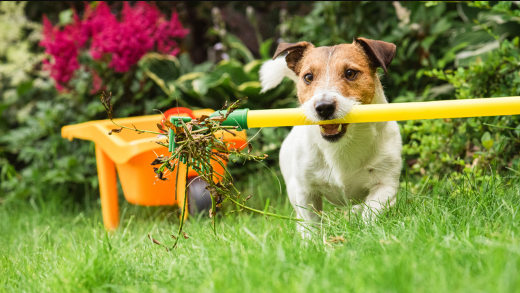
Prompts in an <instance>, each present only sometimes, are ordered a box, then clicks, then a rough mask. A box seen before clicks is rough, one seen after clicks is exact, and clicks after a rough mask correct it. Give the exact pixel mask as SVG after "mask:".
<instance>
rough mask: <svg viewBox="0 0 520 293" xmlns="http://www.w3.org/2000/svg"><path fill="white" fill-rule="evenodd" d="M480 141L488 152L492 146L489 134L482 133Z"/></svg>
mask: <svg viewBox="0 0 520 293" xmlns="http://www.w3.org/2000/svg"><path fill="white" fill-rule="evenodd" d="M480 141H481V142H482V145H483V146H484V147H485V148H486V149H488V150H489V149H490V148H491V147H492V146H493V139H492V138H491V134H490V133H489V132H487V131H486V132H484V134H483V135H482V137H481V138H480Z"/></svg>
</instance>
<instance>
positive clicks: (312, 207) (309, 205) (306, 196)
mask: <svg viewBox="0 0 520 293" xmlns="http://www.w3.org/2000/svg"><path fill="white" fill-rule="evenodd" d="M293 182H294V181H293ZM287 193H288V195H289V200H290V201H291V204H292V206H293V207H294V210H295V211H296V215H297V218H299V219H303V220H304V221H302V222H299V223H298V224H297V228H298V231H299V232H300V233H301V235H302V238H310V237H311V234H312V233H313V232H314V231H315V230H316V228H317V227H318V225H319V222H320V216H319V215H318V213H321V211H322V204H323V200H322V199H321V197H320V196H318V195H315V194H313V193H312V192H310V191H309V190H306V189H305V188H304V187H302V185H301V184H298V183H293V184H289V185H288V186H287Z"/></svg>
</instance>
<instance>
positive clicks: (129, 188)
mask: <svg viewBox="0 0 520 293" xmlns="http://www.w3.org/2000/svg"><path fill="white" fill-rule="evenodd" d="M212 113H214V110H211V109H205V110H196V111H193V112H191V111H190V110H188V109H185V108H184V109H183V108H179V109H171V110H169V111H167V112H166V115H168V114H171V115H175V116H195V117H199V116H201V115H208V116H209V115H211V114H212ZM168 116H170V115H168ZM163 118H164V117H163V115H150V116H140V117H130V118H121V119H114V121H116V122H117V123H118V124H120V125H123V126H128V127H133V125H135V127H136V128H137V129H143V130H154V129H157V126H156V125H157V123H161V122H162V119H163ZM166 118H167V119H169V117H166ZM114 128H117V126H115V125H114V124H113V123H112V122H111V121H110V120H100V121H90V122H85V123H81V124H76V125H68V126H65V127H63V128H62V130H61V135H62V137H63V138H67V139H69V140H72V139H74V138H79V139H85V140H91V141H93V142H94V143H95V146H96V161H97V171H98V179H99V192H100V196H101V209H102V214H103V222H104V224H105V228H106V229H108V230H113V229H116V228H117V227H118V225H119V204H118V193H117V179H116V170H117V174H118V175H119V181H120V182H121V187H122V189H123V193H124V196H125V198H126V200H127V201H128V202H130V203H132V204H136V205H142V206H159V205H178V206H179V207H181V209H182V208H183V207H184V206H188V210H187V211H186V212H185V213H184V215H185V218H187V217H188V214H189V213H190V212H191V213H193V212H195V211H197V210H199V211H201V210H204V209H205V208H209V207H210V206H211V198H210V197H209V194H208V192H207V191H206V190H205V186H206V185H205V182H203V181H202V180H200V179H198V178H197V176H198V174H197V172H196V171H195V170H192V169H191V168H190V170H188V178H186V177H184V174H186V165H184V164H179V167H178V168H176V169H175V171H174V172H173V173H172V174H171V175H170V176H168V178H170V180H167V181H161V180H157V178H156V174H155V173H154V172H153V168H152V166H151V165H150V163H151V162H152V161H153V160H154V159H155V158H156V157H157V156H161V155H164V156H168V155H169V152H168V148H166V147H163V146H161V145H158V144H156V143H154V140H155V139H156V135H154V134H149V133H142V134H138V133H137V132H135V131H131V130H123V131H122V132H121V133H114V134H112V135H108V132H109V131H110V130H111V129H114ZM236 134H237V135H236V136H233V135H231V134H230V133H223V135H224V140H225V141H226V142H229V143H230V145H232V146H234V147H235V148H237V149H243V148H244V147H245V146H246V139H247V136H246V132H245V131H236ZM219 135H220V134H219ZM211 163H212V165H213V168H214V169H215V171H216V172H218V173H220V174H224V170H223V167H222V166H221V165H220V164H219V163H217V162H215V161H213V160H212V162H211ZM224 163H225V162H224ZM177 172H181V173H180V174H179V177H178V181H177V184H178V186H177V194H175V190H176V188H175V182H176V180H175V179H176V176H177ZM188 182H191V183H190V185H189V187H188V193H187V194H188V198H187V199H186V198H185V191H186V185H187V183H188ZM186 200H187V201H188V202H187V204H186V205H185V201H186Z"/></svg>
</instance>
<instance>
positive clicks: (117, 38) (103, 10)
mask: <svg viewBox="0 0 520 293" xmlns="http://www.w3.org/2000/svg"><path fill="white" fill-rule="evenodd" d="M43 24H44V27H43V40H42V41H41V42H40V46H42V47H44V48H45V53H47V54H49V55H51V56H52V58H51V59H52V60H48V59H47V60H44V66H45V67H44V69H45V70H47V71H49V72H50V76H51V77H52V78H53V79H54V80H55V82H56V88H57V89H58V90H63V89H65V88H66V87H67V85H68V82H69V81H70V80H71V78H72V77H73V76H74V73H75V71H76V70H78V69H79V68H80V63H79V61H78V56H79V54H80V52H81V50H86V51H87V52H88V53H89V55H90V57H91V58H92V59H94V60H96V61H101V62H108V63H109V64H108V67H109V68H112V69H113V70H114V71H115V72H126V71H128V70H130V68H131V67H132V66H133V65H135V64H136V63H137V62H138V61H139V60H140V59H141V57H143V56H144V54H146V53H147V52H151V51H157V52H160V53H163V54H169V55H177V54H178V53H179V51H180V50H179V47H178V44H177V42H176V39H182V38H184V37H185V36H186V34H187V33H188V30H187V29H184V27H183V26H182V24H181V23H180V21H179V19H178V16H177V13H175V12H174V13H172V16H171V18H170V20H166V17H165V16H164V14H162V13H161V12H160V11H159V10H158V9H157V7H156V6H155V5H153V4H149V3H146V2H137V4H135V5H134V6H133V7H132V6H130V4H128V2H125V3H124V8H123V10H122V12H121V19H120V20H118V19H117V17H116V16H115V15H114V14H112V13H111V11H110V8H109V7H108V5H107V4H106V2H99V4H98V5H97V6H96V7H95V8H93V7H92V6H91V5H89V4H87V6H86V9H85V13H84V15H83V18H82V19H80V17H79V16H78V15H77V14H76V13H74V17H73V22H72V23H70V24H67V25H66V26H65V27H64V28H62V29H60V28H59V27H58V26H53V25H52V24H51V22H50V21H49V20H48V19H47V18H46V17H44V19H43ZM93 80H94V88H95V89H96V88H97V89H99V87H100V86H101V82H100V78H99V75H98V74H97V73H93Z"/></svg>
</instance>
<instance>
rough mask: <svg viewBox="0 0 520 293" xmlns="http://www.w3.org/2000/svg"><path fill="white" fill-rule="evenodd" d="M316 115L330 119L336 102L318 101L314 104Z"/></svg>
mask: <svg viewBox="0 0 520 293" xmlns="http://www.w3.org/2000/svg"><path fill="white" fill-rule="evenodd" d="M314 108H315V109H316V112H317V113H318V116H320V118H322V119H330V118H331V117H332V114H334V111H336V102H334V101H320V102H317V103H316V105H315V106H314Z"/></svg>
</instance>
